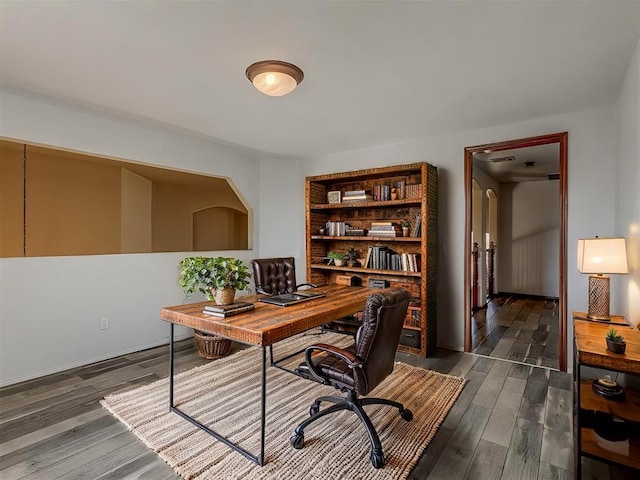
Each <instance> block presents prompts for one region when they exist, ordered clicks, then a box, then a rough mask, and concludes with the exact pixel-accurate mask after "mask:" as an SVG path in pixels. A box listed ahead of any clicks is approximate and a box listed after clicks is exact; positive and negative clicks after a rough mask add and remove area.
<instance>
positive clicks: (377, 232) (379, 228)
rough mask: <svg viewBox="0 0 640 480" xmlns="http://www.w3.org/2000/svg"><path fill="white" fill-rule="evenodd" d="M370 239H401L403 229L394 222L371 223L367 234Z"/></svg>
mask: <svg viewBox="0 0 640 480" xmlns="http://www.w3.org/2000/svg"><path fill="white" fill-rule="evenodd" d="M367 236H369V237H401V236H402V227H400V225H397V224H395V223H393V222H371V228H369V231H368V232H367Z"/></svg>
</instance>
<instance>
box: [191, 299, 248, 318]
mask: <svg viewBox="0 0 640 480" xmlns="http://www.w3.org/2000/svg"><path fill="white" fill-rule="evenodd" d="M255 308H256V306H255V305H254V304H253V303H249V302H235V303H232V304H230V305H205V306H204V309H203V310H202V313H205V314H207V315H213V316H214V317H230V316H232V315H237V314H239V313H243V312H248V311H251V310H253V309H255Z"/></svg>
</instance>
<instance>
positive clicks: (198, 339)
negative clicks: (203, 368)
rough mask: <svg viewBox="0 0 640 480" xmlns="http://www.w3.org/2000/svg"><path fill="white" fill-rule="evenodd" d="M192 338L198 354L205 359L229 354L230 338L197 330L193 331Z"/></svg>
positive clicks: (213, 358)
mask: <svg viewBox="0 0 640 480" xmlns="http://www.w3.org/2000/svg"><path fill="white" fill-rule="evenodd" d="M194 340H195V343H196V347H197V349H198V354H199V355H200V356H201V357H202V358H206V359H207V360H215V359H216V358H221V357H225V356H227V355H229V352H230V351H231V340H229V339H228V338H224V337H218V336H216V335H209V334H206V333H203V332H199V331H198V330H195V331H194Z"/></svg>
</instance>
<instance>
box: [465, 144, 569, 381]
mask: <svg viewBox="0 0 640 480" xmlns="http://www.w3.org/2000/svg"><path fill="white" fill-rule="evenodd" d="M567 141H568V133H567V132H560V133H551V134H549V135H541V136H538V137H528V138H520V139H517V140H508V141H505V142H496V143H487V144H484V145H475V146H472V147H466V148H465V149H464V187H465V190H464V195H465V212H464V216H465V225H464V232H465V237H464V253H465V256H464V258H465V262H464V351H465V352H470V351H471V317H470V312H471V261H470V259H471V255H470V254H469V253H470V252H471V248H472V247H471V207H472V205H471V201H472V198H471V181H472V179H473V154H474V153H481V152H484V151H486V150H490V151H492V152H497V151H501V150H512V149H514V148H525V147H534V146H537V145H548V144H551V143H557V144H558V145H559V147H560V166H559V167H560V168H559V170H560V172H559V173H560V178H559V181H560V291H559V299H558V323H559V325H558V332H559V339H558V342H559V344H560V345H559V349H558V355H559V358H558V363H559V368H560V370H561V371H563V372H566V371H567Z"/></svg>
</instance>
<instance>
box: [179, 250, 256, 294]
mask: <svg viewBox="0 0 640 480" xmlns="http://www.w3.org/2000/svg"><path fill="white" fill-rule="evenodd" d="M178 270H179V271H180V278H179V283H180V287H181V288H182V290H183V291H184V293H185V295H189V294H191V293H193V292H195V291H196V289H197V290H198V291H200V292H201V293H202V294H203V295H204V296H205V297H206V298H207V300H215V302H216V303H217V304H218V305H228V304H230V303H233V299H234V298H235V294H236V290H244V289H246V288H247V285H248V284H249V278H251V273H250V272H249V269H248V267H247V266H246V265H245V264H244V263H243V262H242V260H240V259H237V258H231V257H214V258H212V257H187V258H184V259H183V260H182V261H181V262H180V264H179V266H178Z"/></svg>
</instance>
